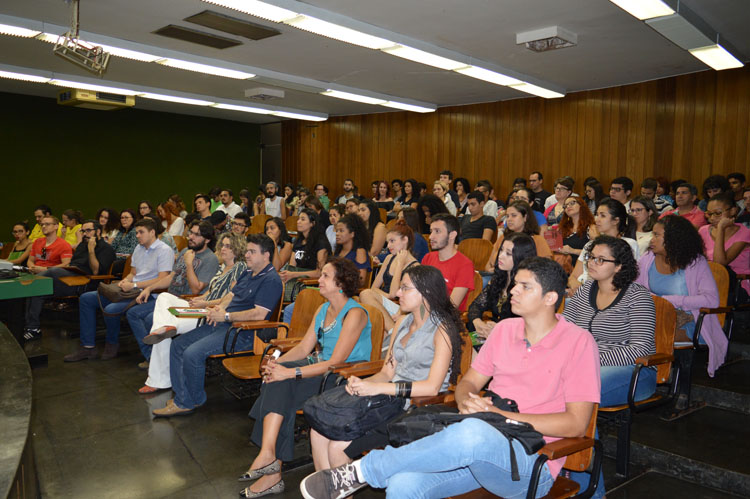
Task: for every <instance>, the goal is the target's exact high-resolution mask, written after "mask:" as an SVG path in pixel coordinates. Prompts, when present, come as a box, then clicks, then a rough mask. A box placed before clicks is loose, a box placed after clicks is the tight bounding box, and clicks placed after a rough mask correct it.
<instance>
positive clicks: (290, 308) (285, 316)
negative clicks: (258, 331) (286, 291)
mask: <svg viewBox="0 0 750 499" xmlns="http://www.w3.org/2000/svg"><path fill="white" fill-rule="evenodd" d="M294 303H295V302H292V303H290V304H289V305H287V306H286V307H284V310H283V312H282V314H281V315H282V319H281V320H282V321H284V322H286V323H287V324H291V323H292V314H293V313H294Z"/></svg>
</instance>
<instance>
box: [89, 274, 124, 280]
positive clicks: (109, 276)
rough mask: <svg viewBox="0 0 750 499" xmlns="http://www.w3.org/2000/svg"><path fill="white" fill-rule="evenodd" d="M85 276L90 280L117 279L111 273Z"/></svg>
mask: <svg viewBox="0 0 750 499" xmlns="http://www.w3.org/2000/svg"><path fill="white" fill-rule="evenodd" d="M87 277H88V278H89V279H91V280H92V281H111V280H113V279H117V277H116V276H113V275H112V274H100V275H90V276H87Z"/></svg>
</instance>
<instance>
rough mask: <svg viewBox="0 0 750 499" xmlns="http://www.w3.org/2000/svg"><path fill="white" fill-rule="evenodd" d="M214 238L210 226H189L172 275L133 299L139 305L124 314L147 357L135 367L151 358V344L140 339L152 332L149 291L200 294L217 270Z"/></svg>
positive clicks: (192, 224)
mask: <svg viewBox="0 0 750 499" xmlns="http://www.w3.org/2000/svg"><path fill="white" fill-rule="evenodd" d="M215 239H216V238H215V236H214V228H213V227H212V226H211V224H210V223H208V222H193V223H191V224H190V228H189V230H188V245H187V248H185V249H184V250H182V251H181V252H180V254H179V255H178V256H177V261H176V262H175V265H174V269H173V270H172V272H170V273H169V274H167V275H166V276H165V277H164V278H162V279H158V280H156V281H154V282H153V283H151V284H149V285H148V286H146V287H145V288H143V291H141V294H140V295H138V298H137V299H136V302H137V303H138V305H136V306H134V307H133V308H131V309H129V310H128V311H127V313H126V316H127V318H128V323H129V324H130V329H132V330H133V336H135V339H136V340H138V347H139V348H140V349H141V353H143V356H144V357H146V362H142V363H141V364H138V367H140V368H143V369H147V368H148V360H149V359H150V358H151V345H146V344H145V343H143V338H145V337H146V336H147V335H148V334H149V331H151V325H152V323H153V319H154V307H155V305H156V297H155V296H154V295H152V292H153V291H154V290H157V289H164V288H168V289H167V291H168V292H169V293H171V294H173V295H175V296H181V295H197V294H200V293H201V292H202V291H203V289H204V288H205V287H206V286H207V285H208V283H209V282H210V281H211V278H212V277H213V276H214V275H216V273H217V272H218V271H219V261H218V259H217V258H216V255H215V254H214V252H213V250H214V244H215Z"/></svg>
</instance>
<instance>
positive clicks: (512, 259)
mask: <svg viewBox="0 0 750 499" xmlns="http://www.w3.org/2000/svg"><path fill="white" fill-rule="evenodd" d="M532 256H537V255H536V245H535V244H534V239H532V237H531V236H529V235H528V234H524V233H523V232H512V233H510V234H508V235H507V237H505V238H504V239H503V242H502V244H501V245H500V250H499V251H498V252H497V264H496V265H495V270H494V272H493V273H492V279H490V282H489V284H488V285H487V286H485V287H484V288H483V289H482V292H481V293H480V294H479V296H477V297H476V299H475V300H474V301H473V302H472V303H471V305H469V310H468V312H469V322H468V324H467V327H468V329H469V331H476V332H477V335H478V336H479V337H481V338H487V337H488V336H489V335H490V333H491V332H492V329H493V328H494V327H495V325H496V324H497V323H498V322H500V321H501V320H503V319H507V318H508V317H515V315H514V314H513V312H511V310H510V300H509V298H510V290H511V289H513V285H514V284H513V279H514V278H515V276H516V269H517V268H518V264H519V263H521V262H522V261H523V260H525V259H526V258H529V257H532ZM485 312H492V319H491V320H488V321H485V320H484V319H482V316H483V315H484V313H485Z"/></svg>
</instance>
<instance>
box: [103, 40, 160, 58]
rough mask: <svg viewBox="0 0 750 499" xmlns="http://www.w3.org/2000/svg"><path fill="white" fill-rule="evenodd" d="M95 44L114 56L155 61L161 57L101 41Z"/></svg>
mask: <svg viewBox="0 0 750 499" xmlns="http://www.w3.org/2000/svg"><path fill="white" fill-rule="evenodd" d="M95 45H99V46H100V47H101V48H102V49H104V51H105V52H109V53H110V54H112V55H114V56H117V57H123V58H125V59H132V60H134V61H141V62H156V61H158V60H159V59H161V58H162V57H160V56H158V55H153V54H146V53H145V52H138V51H135V50H129V49H124V48H120V47H113V46H112V45H105V44H103V43H96V44H95Z"/></svg>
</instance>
